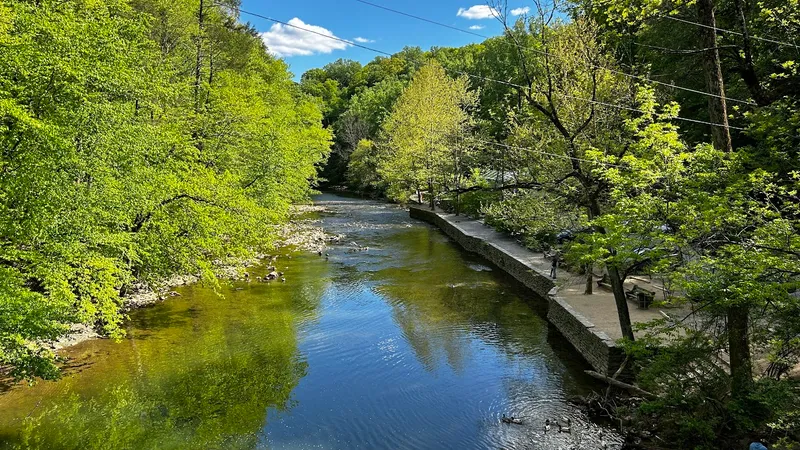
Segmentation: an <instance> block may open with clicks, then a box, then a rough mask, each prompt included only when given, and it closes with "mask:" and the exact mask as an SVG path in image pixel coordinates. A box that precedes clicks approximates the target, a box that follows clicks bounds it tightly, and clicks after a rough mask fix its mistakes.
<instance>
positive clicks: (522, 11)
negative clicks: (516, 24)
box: [511, 6, 531, 16]
mask: <svg viewBox="0 0 800 450" xmlns="http://www.w3.org/2000/svg"><path fill="white" fill-rule="evenodd" d="M529 12H531V8H530V7H529V6H525V7H522V8H515V9H512V10H511V15H512V16H521V15H523V14H528V13H529Z"/></svg>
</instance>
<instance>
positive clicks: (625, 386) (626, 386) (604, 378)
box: [584, 370, 658, 398]
mask: <svg viewBox="0 0 800 450" xmlns="http://www.w3.org/2000/svg"><path fill="white" fill-rule="evenodd" d="M584 372H586V374H588V375H589V376H591V377H594V378H597V379H598V380H602V381H605V382H606V383H608V384H610V385H611V386H614V387H617V388H620V389H625V390H627V391H631V392H635V393H637V394H639V395H641V396H642V397H649V398H657V397H658V396H657V395H656V394H653V393H652V392H647V391H645V390H644V389H642V388H640V387H638V386H634V385H632V384H628V383H623V382H622V381H619V380H615V379H613V378H611V377H607V376H605V375H603V374H602V373H598V372H595V371H594V370H584Z"/></svg>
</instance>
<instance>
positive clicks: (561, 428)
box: [544, 417, 572, 433]
mask: <svg viewBox="0 0 800 450" xmlns="http://www.w3.org/2000/svg"><path fill="white" fill-rule="evenodd" d="M553 423H555V425H556V426H557V427H558V432H559V433H572V420H570V418H569V417H567V418H566V419H564V423H565V424H564V425H562V424H561V422H559V421H558V420H555V421H553V422H551V421H550V419H547V420H545V421H544V432H545V433H547V432H548V431H550V429H551V428H552V427H553Z"/></svg>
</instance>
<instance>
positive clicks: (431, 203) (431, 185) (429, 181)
mask: <svg viewBox="0 0 800 450" xmlns="http://www.w3.org/2000/svg"><path fill="white" fill-rule="evenodd" d="M428 196H429V197H430V199H429V204H430V206H431V211H433V210H434V209H435V205H434V203H433V201H434V200H433V199H434V195H433V182H432V181H431V180H428Z"/></svg>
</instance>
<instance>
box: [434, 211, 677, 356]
mask: <svg viewBox="0 0 800 450" xmlns="http://www.w3.org/2000/svg"><path fill="white" fill-rule="evenodd" d="M437 214H438V215H439V217H441V218H442V219H444V220H446V221H448V222H450V223H454V224H456V225H457V226H458V227H459V228H461V229H462V230H463V231H464V232H465V233H467V234H468V235H470V236H472V237H476V238H480V239H483V240H486V241H487V242H489V243H492V244H494V245H496V246H497V247H500V248H502V249H503V250H504V251H506V252H507V253H509V254H511V255H513V256H514V257H515V258H517V259H519V260H521V261H524V262H525V263H526V264H527V265H529V266H531V267H532V268H535V270H537V271H538V272H540V273H544V274H549V273H550V265H551V262H550V260H548V259H545V257H544V255H543V254H542V253H537V252H532V251H530V250H528V249H527V248H525V247H523V246H522V245H520V244H519V243H517V241H515V240H514V239H512V238H510V237H508V236H506V235H504V234H501V233H499V232H497V231H495V230H494V229H492V228H491V227H489V226H487V225H485V224H484V223H483V222H482V221H478V220H471V219H467V218H465V217H463V216H455V215H453V214H447V213H443V212H441V211H437ZM556 276H557V279H556V285H557V286H558V288H559V289H558V296H559V297H561V298H562V299H564V300H565V301H566V302H567V303H569V305H570V306H572V308H574V309H575V310H576V311H577V312H578V313H580V314H581V315H582V316H584V317H585V318H587V319H589V321H591V322H592V323H594V325H595V327H596V328H597V329H598V330H599V331H603V332H605V333H606V334H607V335H608V336H609V337H610V338H611V339H614V340H617V339H619V338H621V337H622V332H621V331H620V327H619V318H618V315H617V307H616V303H615V302H614V294H613V293H612V292H611V291H610V290H608V289H605V288H599V287H597V284H596V283H595V284H594V286H593V293H592V295H584V294H583V292H584V290H585V287H586V277H585V276H584V275H577V274H573V273H569V272H567V271H565V270H561V269H559V270H558V273H557V274H556ZM634 284H637V285H639V286H641V287H643V288H645V289H647V290H650V291H655V292H656V300H663V298H664V297H663V289H662V288H661V286H660V285H658V284H655V283H651V282H650V281H649V280H648V279H647V277H636V278H634V279H630V278H629V280H628V281H626V282H625V287H626V289H630V288H632V287H633V285H634ZM628 308H629V311H630V315H631V321H632V322H633V323H639V322H647V321H650V320H653V319H660V318H663V316H662V315H661V313H660V312H659V310H664V311H666V312H669V313H670V315H673V316H678V317H682V315H681V314H680V313H681V312H682V311H680V312H679V311H675V310H673V311H670V310H669V309H665V308H655V307H653V308H650V309H639V308H638V307H637V306H636V305H635V304H634V303H633V302H628Z"/></svg>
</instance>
